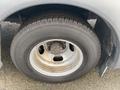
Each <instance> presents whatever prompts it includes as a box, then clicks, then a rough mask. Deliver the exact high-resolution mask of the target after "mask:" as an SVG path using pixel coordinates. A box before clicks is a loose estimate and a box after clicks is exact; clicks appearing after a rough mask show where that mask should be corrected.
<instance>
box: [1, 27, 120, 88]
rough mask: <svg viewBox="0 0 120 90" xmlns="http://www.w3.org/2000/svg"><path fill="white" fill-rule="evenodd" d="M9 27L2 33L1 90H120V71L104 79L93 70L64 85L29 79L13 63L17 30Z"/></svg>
mask: <svg viewBox="0 0 120 90" xmlns="http://www.w3.org/2000/svg"><path fill="white" fill-rule="evenodd" d="M7 26H8V27H9V28H6V29H5V31H2V40H3V41H6V42H3V41H2V61H3V63H4V66H3V67H2V69H1V70H0V90H120V70H115V71H109V72H107V73H106V74H105V76H104V77H103V78H100V77H99V76H98V74H97V73H96V72H95V70H91V71H90V73H88V74H86V75H85V76H83V77H81V78H80V79H78V80H75V81H72V82H68V83H62V84H48V83H43V82H40V81H35V80H33V79H30V78H28V77H27V76H25V75H24V74H22V73H20V72H19V71H18V70H17V69H16V68H15V66H14V65H13V64H12V62H11V59H10V57H9V43H10V42H11V39H12V36H13V35H14V33H15V32H16V29H14V31H12V28H11V25H7ZM8 33H9V34H8Z"/></svg>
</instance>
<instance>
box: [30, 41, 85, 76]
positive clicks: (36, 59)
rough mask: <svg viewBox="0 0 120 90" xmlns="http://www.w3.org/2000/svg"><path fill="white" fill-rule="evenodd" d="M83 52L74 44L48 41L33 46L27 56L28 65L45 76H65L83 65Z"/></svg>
mask: <svg viewBox="0 0 120 90" xmlns="http://www.w3.org/2000/svg"><path fill="white" fill-rule="evenodd" d="M83 59H84V57H83V52H82V50H81V49H80V48H79V47H78V46H77V45H76V44H74V43H72V42H70V41H68V40H63V39H50V40H45V41H43V42H40V43H38V44H37V45H35V46H34V47H33V48H32V50H31V52H30V55H29V60H30V65H31V66H32V68H33V69H35V70H36V71H37V72H39V73H41V74H43V75H46V76H66V75H69V74H71V73H73V72H75V71H76V70H78V69H79V68H80V67H81V65H82V63H83Z"/></svg>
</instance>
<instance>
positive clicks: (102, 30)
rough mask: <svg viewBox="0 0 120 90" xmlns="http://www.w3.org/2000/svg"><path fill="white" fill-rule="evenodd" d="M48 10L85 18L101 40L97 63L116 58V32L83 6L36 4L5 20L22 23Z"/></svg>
mask: <svg viewBox="0 0 120 90" xmlns="http://www.w3.org/2000/svg"><path fill="white" fill-rule="evenodd" d="M49 11H62V12H68V13H70V14H71V15H76V16H79V17H81V18H82V19H83V20H86V21H87V22H88V23H89V24H90V25H91V26H92V27H93V31H94V32H95V33H96V35H97V36H98V38H99V40H100V42H101V47H102V48H101V49H102V55H101V60H100V63H99V64H100V65H101V64H103V63H104V62H105V61H106V60H107V59H108V57H110V56H111V57H112V58H113V59H112V61H111V63H113V61H114V60H116V53H117V47H118V38H117V35H116V32H115V31H114V29H113V28H112V26H111V25H110V24H109V22H107V21H105V20H104V19H103V18H101V17H100V16H99V15H97V14H95V13H93V12H91V11H89V10H86V9H84V8H79V7H75V6H70V5H62V4H46V5H38V6H33V7H29V8H26V9H23V10H20V11H18V12H15V13H14V14H12V15H10V16H9V17H7V18H6V19H5V21H10V22H15V23H19V24H22V23H23V22H24V21H26V20H28V19H29V18H30V17H33V16H36V15H39V14H41V13H44V12H49ZM91 20H92V22H91ZM93 21H94V22H93Z"/></svg>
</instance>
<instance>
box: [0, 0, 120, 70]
mask: <svg viewBox="0 0 120 90" xmlns="http://www.w3.org/2000/svg"><path fill="white" fill-rule="evenodd" d="M43 4H65V5H72V6H76V7H81V8H85V9H87V10H90V11H92V12H94V13H95V14H97V15H99V16H100V17H101V18H103V19H104V20H106V21H107V22H109V24H110V25H111V26H112V28H113V29H114V30H115V32H116V34H117V37H118V40H119V41H120V1H118V0H12V1H11V0H1V1H0V21H3V20H5V18H7V17H8V16H10V15H11V14H13V13H15V12H17V11H19V10H22V9H25V8H28V7H32V6H35V5H43ZM119 47H120V46H119ZM119 51H120V50H119ZM114 66H115V68H120V53H118V58H117V61H116V62H114Z"/></svg>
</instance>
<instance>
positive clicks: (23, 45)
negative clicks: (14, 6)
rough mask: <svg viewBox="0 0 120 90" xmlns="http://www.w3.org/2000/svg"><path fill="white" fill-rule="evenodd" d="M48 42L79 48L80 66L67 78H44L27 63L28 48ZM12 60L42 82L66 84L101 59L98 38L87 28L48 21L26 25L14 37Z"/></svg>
mask: <svg viewBox="0 0 120 90" xmlns="http://www.w3.org/2000/svg"><path fill="white" fill-rule="evenodd" d="M47 39H65V40H68V41H70V42H73V43H75V44H76V45H78V46H79V47H80V48H81V49H82V51H83V54H84V61H83V64H82V66H81V67H80V68H79V69H78V70H76V71H75V72H73V73H72V74H70V75H66V76H61V77H52V76H46V75H43V74H41V73H39V72H37V71H36V70H34V69H33V68H32V66H31V65H30V63H29V54H30V51H31V49H32V48H33V47H34V46H35V45H36V44H38V43H39V42H42V41H44V40H47ZM10 53H11V58H12V61H13V63H14V64H15V66H16V67H17V68H18V69H19V70H20V71H22V72H23V73H24V74H26V75H28V76H30V77H32V78H34V79H37V80H42V81H45V82H52V83H55V82H66V81H71V80H74V79H77V78H79V77H80V76H81V75H83V74H85V73H87V72H88V71H89V70H91V69H92V68H94V67H95V66H96V65H97V64H98V62H99V59H100V55H101V47H100V43H99V40H98V38H97V36H96V35H95V34H94V33H93V32H92V30H90V28H88V27H87V26H85V25H83V24H81V22H77V21H75V20H73V19H67V18H47V19H42V20H38V21H36V22H33V23H32V24H28V25H27V26H25V27H24V28H23V29H22V30H20V32H18V33H17V35H16V36H15V37H14V39H13V41H12V44H11V51H10Z"/></svg>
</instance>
